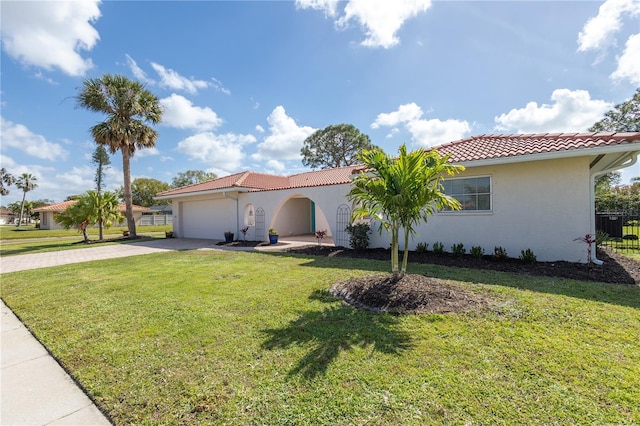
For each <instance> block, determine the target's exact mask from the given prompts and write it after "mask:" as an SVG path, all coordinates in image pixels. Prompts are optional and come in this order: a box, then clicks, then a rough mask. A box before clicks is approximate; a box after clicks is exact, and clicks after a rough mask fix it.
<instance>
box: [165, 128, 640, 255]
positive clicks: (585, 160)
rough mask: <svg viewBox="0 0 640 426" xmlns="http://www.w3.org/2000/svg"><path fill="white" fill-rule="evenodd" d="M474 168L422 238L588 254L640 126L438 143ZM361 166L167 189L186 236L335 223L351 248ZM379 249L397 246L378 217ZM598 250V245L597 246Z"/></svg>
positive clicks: (638, 141)
mask: <svg viewBox="0 0 640 426" xmlns="http://www.w3.org/2000/svg"><path fill="white" fill-rule="evenodd" d="M433 149H437V150H438V152H440V153H441V154H442V155H450V156H451V162H452V163H455V164H460V165H463V166H465V168H466V170H465V171H464V172H462V173H460V174H458V175H456V176H455V177H452V178H447V179H446V180H445V181H444V184H443V187H444V191H445V193H447V194H449V195H452V196H454V197H456V198H457V199H459V200H460V202H461V204H462V206H463V208H462V210H460V211H441V212H437V213H435V214H434V215H432V216H431V217H430V218H429V220H428V223H427V224H423V225H421V226H419V227H418V228H417V235H416V236H415V237H414V239H413V241H412V242H411V246H410V248H411V249H414V248H415V245H416V244H417V243H419V242H426V243H429V245H430V247H431V246H432V245H433V243H434V242H435V241H439V242H442V243H443V244H444V247H445V249H446V250H450V247H451V246H452V245H453V244H458V243H463V244H464V246H465V248H467V250H468V249H469V248H471V247H472V246H480V247H483V248H484V250H485V252H486V253H487V254H490V253H493V250H494V247H497V246H500V247H503V248H505V249H506V250H507V253H508V255H509V256H511V257H518V256H519V255H520V252H521V250H526V249H531V250H533V252H534V253H535V254H536V256H537V258H538V260H540V261H555V260H566V261H570V262H578V261H580V262H586V261H587V258H586V253H587V250H586V246H585V244H584V243H581V242H577V241H575V240H576V238H578V237H582V236H584V235H585V234H593V233H595V212H594V209H595V207H594V181H595V179H596V178H597V177H598V176H600V175H601V174H603V173H607V172H610V171H614V170H618V169H622V168H625V167H628V166H631V165H633V164H634V163H635V162H636V160H637V156H638V154H640V133H584V134H580V133H571V134H568V133H563V134H535V135H482V136H475V137H470V138H466V139H462V140H459V141H455V142H451V143H448V144H445V145H441V146H439V147H435V148H433ZM358 170H359V168H358V167H357V166H351V167H341V168H336V169H329V170H319V171H314V172H307V173H301V174H297V175H293V176H288V177H287V176H274V175H266V174H260V173H253V172H243V173H238V174H234V175H231V176H226V177H223V178H219V179H215V180H212V181H208V182H203V183H199V184H195V185H190V186H186V187H183V188H177V189H172V190H169V191H165V192H162V193H160V194H158V196H157V197H156V198H158V199H170V200H172V205H173V229H174V234H175V235H176V236H177V237H182V238H210V239H223V234H224V232H225V231H233V232H235V233H236V235H238V231H239V229H240V228H242V227H244V226H250V230H249V232H248V233H247V238H248V239H255V240H259V241H262V240H266V239H267V234H266V231H267V230H268V229H269V228H271V227H273V228H276V229H277V230H278V231H279V232H280V235H284V236H289V235H299V234H308V233H311V232H314V231H315V230H320V229H327V230H328V235H329V236H332V237H333V239H334V242H335V244H336V245H338V246H348V245H349V238H348V235H347V233H346V231H345V228H346V227H347V226H348V225H349V224H350V217H351V211H352V207H353V206H352V205H351V203H350V202H349V201H348V200H347V194H348V192H349V190H350V188H351V185H350V181H351V179H352V174H353V173H354V172H356V173H357V172H358ZM372 228H374V230H373V233H372V235H371V246H372V247H388V246H389V238H388V235H386V233H383V234H382V235H380V234H378V232H377V226H376V224H372ZM594 253H595V250H594Z"/></svg>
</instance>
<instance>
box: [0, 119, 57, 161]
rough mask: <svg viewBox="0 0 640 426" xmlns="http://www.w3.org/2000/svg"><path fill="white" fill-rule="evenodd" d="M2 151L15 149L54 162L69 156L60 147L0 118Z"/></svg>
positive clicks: (23, 127) (24, 127)
mask: <svg viewBox="0 0 640 426" xmlns="http://www.w3.org/2000/svg"><path fill="white" fill-rule="evenodd" d="M0 128H1V131H0V133H1V134H2V149H3V150H4V149H6V148H15V149H18V150H20V151H23V152H24V153H26V154H27V155H30V156H32V157H36V158H41V159H44V160H50V161H55V160H59V159H63V160H64V159H66V158H67V155H68V154H69V153H68V152H67V151H66V150H65V149H64V148H62V146H61V145H59V144H57V143H53V142H49V141H47V140H46V139H45V137H44V136H42V135H37V134H35V133H33V132H31V131H30V130H29V129H28V128H27V127H26V126H24V125H22V124H14V123H12V122H10V121H8V120H5V119H4V118H2V117H0Z"/></svg>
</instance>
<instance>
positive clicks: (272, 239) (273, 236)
mask: <svg viewBox="0 0 640 426" xmlns="http://www.w3.org/2000/svg"><path fill="white" fill-rule="evenodd" d="M269 244H278V231H276V230H275V229H273V228H269Z"/></svg>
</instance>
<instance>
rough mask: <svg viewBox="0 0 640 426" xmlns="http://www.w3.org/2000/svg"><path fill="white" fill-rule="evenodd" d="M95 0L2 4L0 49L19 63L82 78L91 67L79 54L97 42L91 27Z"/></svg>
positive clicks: (96, 12) (95, 15)
mask: <svg viewBox="0 0 640 426" xmlns="http://www.w3.org/2000/svg"><path fill="white" fill-rule="evenodd" d="M99 4H100V2H99V0H82V1H41V2H35V1H3V2H2V26H1V29H0V31H1V38H2V48H3V49H4V51H5V52H7V54H8V55H9V56H11V57H13V58H15V59H17V60H19V61H20V62H22V63H24V64H26V65H31V66H36V67H42V68H45V69H47V70H52V69H54V68H58V69H60V70H61V71H62V72H64V73H66V74H68V75H71V76H82V75H84V73H85V72H86V71H87V70H89V69H91V68H92V67H93V62H92V61H91V59H84V58H83V57H82V56H81V55H80V53H79V52H80V51H82V50H84V51H89V50H91V49H93V47H94V46H95V44H96V43H97V41H98V40H99V39H100V35H99V34H98V31H97V30H96V29H95V28H94V27H93V26H92V25H91V24H92V23H93V22H95V21H96V20H97V19H98V18H100V9H99V8H98V5H99Z"/></svg>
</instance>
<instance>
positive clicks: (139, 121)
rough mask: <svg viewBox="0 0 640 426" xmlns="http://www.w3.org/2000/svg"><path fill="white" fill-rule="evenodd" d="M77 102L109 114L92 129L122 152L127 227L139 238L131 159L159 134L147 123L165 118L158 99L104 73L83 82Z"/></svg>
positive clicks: (133, 83)
mask: <svg viewBox="0 0 640 426" xmlns="http://www.w3.org/2000/svg"><path fill="white" fill-rule="evenodd" d="M77 104H78V106H80V107H82V108H86V109H88V110H90V111H95V112H101V113H104V114H106V116H107V119H106V120H105V121H104V122H102V123H98V124H96V125H95V126H93V127H92V128H91V134H92V135H93V139H94V140H95V141H96V143H98V144H99V145H104V146H106V147H108V148H109V152H111V153H112V154H115V153H116V152H117V151H120V153H121V154H122V172H123V175H124V185H123V188H124V202H125V206H126V217H127V227H128V229H129V235H131V237H136V235H137V234H136V222H135V218H134V217H133V201H132V196H131V164H130V162H131V157H132V156H133V155H134V154H135V152H136V149H143V148H152V147H154V146H155V144H156V140H157V139H158V133H157V132H156V131H155V130H154V129H152V128H151V127H149V126H148V125H147V123H150V124H158V123H160V121H161V119H162V108H161V107H160V103H159V101H158V98H157V97H156V96H155V95H154V94H153V93H151V92H150V91H149V90H147V89H145V87H144V85H142V84H140V83H139V82H137V81H131V80H129V79H128V78H126V77H124V76H122V75H110V74H105V75H103V76H102V77H100V78H95V79H87V80H85V81H84V83H83V87H82V89H81V90H80V93H79V94H78V96H77Z"/></svg>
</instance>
